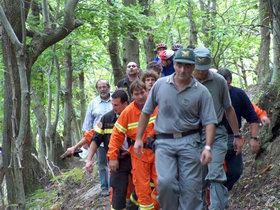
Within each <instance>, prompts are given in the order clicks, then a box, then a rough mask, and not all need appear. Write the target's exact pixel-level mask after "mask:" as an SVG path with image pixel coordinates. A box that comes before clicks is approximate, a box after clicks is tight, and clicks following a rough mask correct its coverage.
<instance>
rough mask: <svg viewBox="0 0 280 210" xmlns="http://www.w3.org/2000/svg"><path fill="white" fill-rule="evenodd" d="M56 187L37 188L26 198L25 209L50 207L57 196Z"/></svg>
mask: <svg viewBox="0 0 280 210" xmlns="http://www.w3.org/2000/svg"><path fill="white" fill-rule="evenodd" d="M57 193H58V192H57V190H56V189H49V190H44V189H39V190H36V191H35V192H34V193H33V194H32V195H31V196H29V197H28V198H27V199H26V209H42V208H43V209H44V208H46V209H47V208H50V206H52V204H53V203H54V202H55V199H56V198H57Z"/></svg>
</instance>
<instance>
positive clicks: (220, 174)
mask: <svg viewBox="0 0 280 210" xmlns="http://www.w3.org/2000/svg"><path fill="white" fill-rule="evenodd" d="M227 138H228V135H227V131H226V129H225V127H224V126H219V127H217V128H216V135H215V141H214V143H213V145H212V149H211V153H212V161H211V162H210V163H209V164H208V171H207V167H204V170H203V174H204V177H205V182H204V183H203V188H206V186H207V183H210V207H209V210H223V209H225V208H226V207H227V206H228V190H227V188H226V187H225V186H224V185H223V183H225V182H226V180H227V177H226V173H225V170H224V161H225V156H226V153H227ZM203 141H204V143H205V135H203Z"/></svg>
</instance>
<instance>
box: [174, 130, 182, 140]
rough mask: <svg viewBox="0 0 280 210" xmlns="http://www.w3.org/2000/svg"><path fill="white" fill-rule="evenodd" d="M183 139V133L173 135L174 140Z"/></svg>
mask: <svg viewBox="0 0 280 210" xmlns="http://www.w3.org/2000/svg"><path fill="white" fill-rule="evenodd" d="M182 137H183V135H182V133H179V132H177V133H173V138H174V139H178V138H182Z"/></svg>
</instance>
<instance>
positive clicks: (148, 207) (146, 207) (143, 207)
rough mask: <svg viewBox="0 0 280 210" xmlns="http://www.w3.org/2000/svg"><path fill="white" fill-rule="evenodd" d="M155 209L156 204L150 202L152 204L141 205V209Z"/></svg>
mask: <svg viewBox="0 0 280 210" xmlns="http://www.w3.org/2000/svg"><path fill="white" fill-rule="evenodd" d="M152 209H154V204H153V203H152V204H150V205H141V204H140V205H139V210H152Z"/></svg>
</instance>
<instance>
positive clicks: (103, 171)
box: [82, 79, 112, 196]
mask: <svg viewBox="0 0 280 210" xmlns="http://www.w3.org/2000/svg"><path fill="white" fill-rule="evenodd" d="M96 89H97V92H98V93H99V95H98V96H97V97H95V98H94V99H93V100H92V101H91V102H90V103H89V105H88V109H87V112H86V116H85V119H84V123H83V127H82V130H83V131H84V132H85V131H89V130H91V129H93V128H94V127H95V126H96V125H97V124H98V123H99V121H100V119H101V117H102V116H103V115H104V114H106V113H107V112H109V111H111V110H112V103H111V97H110V84H109V82H108V81H107V80H105V79H99V80H98V81H97V82H96ZM96 157H97V163H98V173H99V177H100V182H101V189H102V195H104V196H107V195H109V178H108V167H107V159H106V151H105V149H104V146H103V145H101V146H100V147H99V148H98V150H97V153H96Z"/></svg>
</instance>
